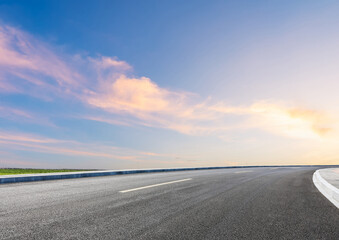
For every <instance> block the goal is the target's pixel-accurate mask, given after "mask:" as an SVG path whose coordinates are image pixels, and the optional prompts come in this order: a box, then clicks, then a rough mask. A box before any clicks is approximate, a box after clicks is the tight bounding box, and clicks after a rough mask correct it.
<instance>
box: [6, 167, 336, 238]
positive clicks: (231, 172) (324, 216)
mask: <svg viewBox="0 0 339 240" xmlns="http://www.w3.org/2000/svg"><path fill="white" fill-rule="evenodd" d="M316 169H317V168H314V167H296V168H292V167H286V168H284V167H279V168H270V167H268V168H243V169H239V168H238V169H237V168H234V169H223V170H203V171H183V172H169V173H147V174H132V175H121V176H110V177H95V178H82V179H69V180H56V181H44V182H30V183H15V184H4V185H0V197H1V202H0V239H339V210H338V209H337V208H336V207H335V206H334V205H332V204H331V203H330V202H329V201H328V200H327V199H326V198H325V197H324V196H323V195H322V194H321V193H319V192H318V190H317V189H316V188H315V186H314V184H313V182H312V174H313V173H314V171H315V170H316Z"/></svg>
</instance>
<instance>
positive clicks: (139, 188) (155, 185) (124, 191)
mask: <svg viewBox="0 0 339 240" xmlns="http://www.w3.org/2000/svg"><path fill="white" fill-rule="evenodd" d="M189 180H192V178H185V179H181V180H176V181H171V182H164V183H158V184H153V185H148V186H144V187H138V188H132V189H128V190H123V191H119V192H121V193H126V192H132V191H137V190H141V189H145V188H152V187H157V186H162V185H167V184H172V183H178V182H184V181H189Z"/></svg>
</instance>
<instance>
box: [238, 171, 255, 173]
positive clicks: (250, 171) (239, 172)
mask: <svg viewBox="0 0 339 240" xmlns="http://www.w3.org/2000/svg"><path fill="white" fill-rule="evenodd" d="M247 172H253V171H240V172H235V173H247Z"/></svg>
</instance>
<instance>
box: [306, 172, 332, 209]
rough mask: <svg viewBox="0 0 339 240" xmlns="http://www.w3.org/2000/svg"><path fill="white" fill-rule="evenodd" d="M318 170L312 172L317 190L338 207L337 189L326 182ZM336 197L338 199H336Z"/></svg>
mask: <svg viewBox="0 0 339 240" xmlns="http://www.w3.org/2000/svg"><path fill="white" fill-rule="evenodd" d="M319 171H320V170H317V171H315V172H314V173H313V177H312V180H313V183H314V185H315V186H316V188H317V189H318V190H319V192H321V193H322V195H324V196H325V197H326V198H327V199H328V200H329V201H330V202H331V203H333V204H334V206H336V207H337V208H339V189H337V188H336V187H334V186H333V185H331V184H330V183H328V182H327V181H326V180H325V179H324V178H323V177H322V176H321V175H320V172H319ZM337 199H338V200H337Z"/></svg>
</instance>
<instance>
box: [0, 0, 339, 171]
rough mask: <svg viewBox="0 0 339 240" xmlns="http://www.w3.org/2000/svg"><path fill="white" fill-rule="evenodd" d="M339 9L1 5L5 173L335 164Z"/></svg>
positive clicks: (281, 4) (304, 5) (261, 4)
mask: <svg viewBox="0 0 339 240" xmlns="http://www.w3.org/2000/svg"><path fill="white" fill-rule="evenodd" d="M338 11H339V2H338V1H334V0H331V1H330V0H324V1H310V0H307V1H306V0H305V1H302V0H300V1H282V0H281V1H279V0H277V1H261V0H258V1H218V0H214V1H207V0H192V1H176V0H171V1H169V0H164V1H157V0H145V1H137V0H135V1H131V0H126V1H118V0H116V1H115V0H113V1H104V0H97V1H90V0H82V1H76V0H72V1H64V0H55V1H54V0H49V1H47V0H46V1H35V0H32V1H25V0H23V1H19V0H18V1H16V0H12V1H7V0H3V1H0V167H25V168H77V169H89V168H91V169H125V168H165V167H197V166H202V167H203V166H240V165H241V166H244V165H304V164H339V147H338V146H339V94H338V92H339V67H338V66H339V44H338V43H339V28H338V26H339V15H338V14H337V13H338Z"/></svg>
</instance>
